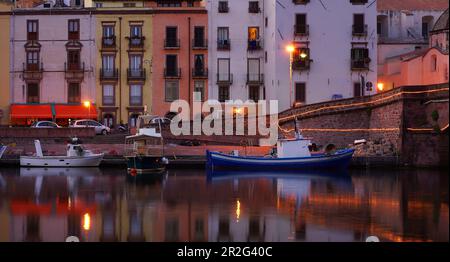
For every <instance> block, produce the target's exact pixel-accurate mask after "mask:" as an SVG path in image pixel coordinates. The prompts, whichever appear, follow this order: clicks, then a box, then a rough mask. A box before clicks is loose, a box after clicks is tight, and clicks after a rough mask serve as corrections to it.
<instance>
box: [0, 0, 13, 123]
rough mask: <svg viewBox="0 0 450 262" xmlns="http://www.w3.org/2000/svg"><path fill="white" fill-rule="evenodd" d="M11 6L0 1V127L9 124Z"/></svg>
mask: <svg viewBox="0 0 450 262" xmlns="http://www.w3.org/2000/svg"><path fill="white" fill-rule="evenodd" d="M12 6H13V4H12V1H9V0H0V94H1V95H0V125H7V124H8V123H9V98H10V86H9V71H10V70H9V54H10V52H9V39H10V37H9V31H10V27H9V19H10V11H11V8H12Z"/></svg>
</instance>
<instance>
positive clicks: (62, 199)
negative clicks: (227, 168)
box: [0, 168, 449, 242]
mask: <svg viewBox="0 0 450 262" xmlns="http://www.w3.org/2000/svg"><path fill="white" fill-rule="evenodd" d="M448 191H449V184H448V174H447V173H446V172H440V171H430V170H402V171H387V170H371V171H367V170H351V171H349V172H348V173H345V174H317V173H316V174H307V173H304V174H300V173H299V174H288V173H284V174H277V173H270V172H266V173H251V174H249V173H215V174H206V172H205V171H204V170H201V169H198V170H196V169H183V170H169V171H168V172H167V173H164V174H162V175H160V176H157V177H154V178H152V179H147V180H141V179H137V178H136V177H130V176H127V175H126V171H125V169H121V168H115V169H111V168H107V169H97V168H93V169H90V168H89V169H33V168H32V169H27V168H22V169H5V168H3V169H0V241H58V242H59V241H65V239H66V238H67V237H68V236H76V237H77V238H79V239H80V241H213V242H214V241H276V242H277V241H282V242H286V241H332V242H334V241H346V242H349V241H365V240H366V238H367V237H369V236H376V237H378V238H379V239H380V240H381V241H449V228H448V227H449V206H448V200H449V195H448Z"/></svg>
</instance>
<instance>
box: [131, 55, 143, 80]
mask: <svg viewBox="0 0 450 262" xmlns="http://www.w3.org/2000/svg"><path fill="white" fill-rule="evenodd" d="M141 71H142V55H130V72H131V75H132V76H140V75H141Z"/></svg>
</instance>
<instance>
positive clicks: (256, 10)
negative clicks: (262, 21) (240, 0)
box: [248, 1, 260, 13]
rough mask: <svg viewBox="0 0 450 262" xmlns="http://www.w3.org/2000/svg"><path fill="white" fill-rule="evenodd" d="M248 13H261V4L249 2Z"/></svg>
mask: <svg viewBox="0 0 450 262" xmlns="http://www.w3.org/2000/svg"><path fill="white" fill-rule="evenodd" d="M248 12H249V13H259V12H260V9H259V2H258V1H250V2H248Z"/></svg>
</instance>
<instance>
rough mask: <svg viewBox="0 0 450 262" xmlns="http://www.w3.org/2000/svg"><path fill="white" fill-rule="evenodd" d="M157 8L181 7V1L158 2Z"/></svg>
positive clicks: (160, 0) (162, 0) (166, 0)
mask: <svg viewBox="0 0 450 262" xmlns="http://www.w3.org/2000/svg"><path fill="white" fill-rule="evenodd" d="M156 2H157V6H158V7H181V1H179V0H158V1H156Z"/></svg>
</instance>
